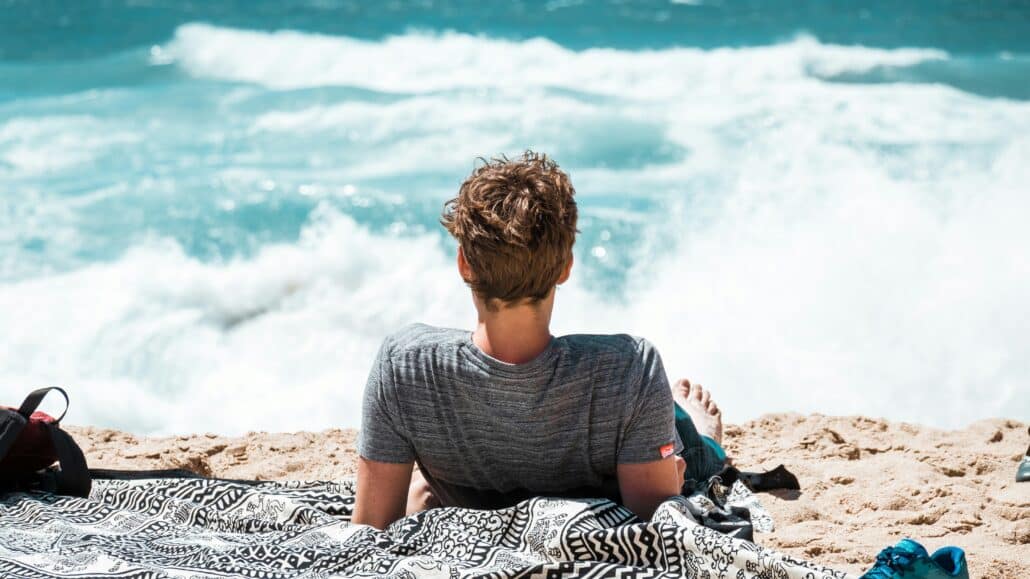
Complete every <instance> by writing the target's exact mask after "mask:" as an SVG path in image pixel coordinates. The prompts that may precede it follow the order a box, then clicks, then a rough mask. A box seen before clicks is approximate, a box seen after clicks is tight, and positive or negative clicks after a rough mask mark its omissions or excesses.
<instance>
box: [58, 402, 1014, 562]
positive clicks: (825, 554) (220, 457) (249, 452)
mask: <svg viewBox="0 0 1030 579" xmlns="http://www.w3.org/2000/svg"><path fill="white" fill-rule="evenodd" d="M69 431H71V432H72V434H73V436H75V438H76V440H78V441H79V443H80V444H81V445H82V447H83V450H84V451H85V452H86V455H87V458H88V460H89V463H90V466H91V467H93V468H131V469H153V468H185V469H189V470H192V471H194V472H197V473H199V474H203V475H210V476H218V477H227V478H247V479H263V480H282V479H302V480H334V479H340V478H344V477H350V476H353V475H354V469H355V458H356V454H355V451H354V443H355V440H356V435H357V433H356V431H353V430H327V431H323V432H317V433H310V432H300V433H292V434H277V433H265V432H256V433H248V434H247V435H245V436H240V437H226V436H218V435H214V434H199V435H189V436H173V437H162V438H141V437H136V436H133V435H130V434H125V433H122V432H118V431H115V430H107V429H100V428H90V427H71V428H69ZM1028 442H1030V441H1028V437H1027V425H1026V424H1024V423H1021V422H1018V421H1015V420H1004V419H995V420H986V421H980V422H977V423H974V424H972V425H970V426H969V427H968V428H965V429H962V430H953V431H945V430H938V429H934V428H929V427H925V426H916V425H911V424H905V423H895V422H888V421H885V420H875V419H870V418H864V417H831V416H820V415H811V416H803V415H797V414H776V415H768V416H764V417H762V418H759V419H757V420H753V421H750V422H747V423H745V424H741V425H730V426H728V427H727V428H726V440H725V446H726V447H727V450H728V451H729V452H730V454H731V455H732V456H734V457H736V462H737V465H738V467H740V468H741V469H742V470H749V471H758V470H767V469H771V468H774V467H776V466H777V465H779V464H784V465H786V466H787V468H788V469H790V470H791V471H792V472H794V473H795V474H796V475H797V476H798V478H799V479H800V481H801V487H802V490H801V491H800V492H797V491H775V492H773V493H760V494H759V498H760V500H761V501H762V504H763V505H765V507H766V508H767V509H768V510H769V512H770V513H771V514H772V515H773V518H774V519H775V521H776V530H775V531H774V532H772V533H769V534H760V535H758V536H757V537H756V538H757V542H758V543H760V544H763V545H766V546H769V547H773V548H776V549H779V550H781V551H783V552H785V553H788V554H790V555H793V556H795V557H800V558H803V559H809V560H812V561H817V562H819V563H823V564H826V565H830V566H833V567H835V568H838V569H842V570H846V571H849V572H852V573H856V574H860V573H861V572H862V571H864V570H865V569H867V568H868V567H869V566H870V565H871V564H872V562H873V560H874V559H875V556H876V553H877V552H878V551H879V550H880V549H881V548H883V547H885V546H887V545H891V544H894V543H896V542H897V541H898V540H899V539H901V538H903V537H912V538H914V539H916V540H918V541H920V542H922V543H923V544H924V545H925V546H926V547H927V548H928V549H931V550H933V549H936V548H938V547H942V546H945V545H957V546H959V547H962V548H964V549H965V550H966V554H967V557H968V560H969V569H970V576H971V577H978V578H994V577H1001V578H1017V577H1027V576H1030V573H1028V571H1027V567H1028V566H1030V483H1021V484H1017V483H1016V482H1015V479H1014V476H1015V472H1016V466H1017V465H1018V463H1019V460H1020V458H1021V457H1022V455H1023V453H1024V452H1025V451H1026V448H1027V444H1028Z"/></svg>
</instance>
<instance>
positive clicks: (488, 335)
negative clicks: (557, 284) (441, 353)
mask: <svg viewBox="0 0 1030 579" xmlns="http://www.w3.org/2000/svg"><path fill="white" fill-rule="evenodd" d="M553 307H554V293H553V292H552V293H551V295H550V296H548V297H547V298H546V299H544V300H542V301H541V302H539V303H536V304H533V305H518V306H513V307H508V308H505V307H501V308H500V309H498V310H496V311H491V310H489V309H488V308H487V307H486V305H485V304H483V303H482V302H481V301H480V300H479V299H476V309H477V310H479V321H478V323H477V324H476V330H475V332H473V334H472V342H473V343H474V344H475V345H476V346H477V347H478V348H479V349H480V350H482V351H483V352H484V353H485V354H486V355H488V356H490V357H492V358H496V359H498V360H500V361H502V362H507V363H509V364H524V363H526V362H529V361H531V360H533V359H534V358H536V357H537V356H539V355H540V354H542V353H543V352H544V350H546V349H547V346H548V345H549V344H550V343H551V328H550V325H551V310H552V309H553Z"/></svg>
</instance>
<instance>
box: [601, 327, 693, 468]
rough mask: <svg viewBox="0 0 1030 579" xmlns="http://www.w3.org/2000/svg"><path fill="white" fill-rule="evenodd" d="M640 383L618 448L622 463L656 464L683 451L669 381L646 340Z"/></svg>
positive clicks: (641, 348) (643, 346) (655, 351)
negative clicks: (677, 431)
mask: <svg viewBox="0 0 1030 579" xmlns="http://www.w3.org/2000/svg"><path fill="white" fill-rule="evenodd" d="M639 356H640V358H639V363H640V364H641V373H640V383H639V384H638V385H636V386H638V388H637V389H636V400H633V399H632V398H630V402H631V404H632V405H633V406H632V407H631V409H630V410H629V414H628V419H627V421H626V424H625V428H624V430H623V435H622V444H621V445H620V447H619V454H618V459H617V460H618V462H619V464H627V463H642V462H654V461H656V460H661V459H663V458H666V457H668V456H671V455H672V454H679V452H680V451H681V450H683V443H682V442H681V441H680V438H679V435H678V434H677V433H676V415H675V407H674V403H673V400H672V392H671V391H670V389H669V378H668V377H667V376H666V375H665V367H664V366H663V365H662V358H661V356H659V355H658V350H656V349H655V348H654V346H652V345H651V344H650V343H648V342H647V341H646V340H641V342H640V348H639Z"/></svg>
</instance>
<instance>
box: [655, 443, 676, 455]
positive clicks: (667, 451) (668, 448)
mask: <svg viewBox="0 0 1030 579" xmlns="http://www.w3.org/2000/svg"><path fill="white" fill-rule="evenodd" d="M675 451H676V445H675V444H673V443H671V442H670V443H669V444H666V445H665V446H663V447H661V448H659V449H658V452H660V453H662V458H669V457H670V456H672V453H673V452H675Z"/></svg>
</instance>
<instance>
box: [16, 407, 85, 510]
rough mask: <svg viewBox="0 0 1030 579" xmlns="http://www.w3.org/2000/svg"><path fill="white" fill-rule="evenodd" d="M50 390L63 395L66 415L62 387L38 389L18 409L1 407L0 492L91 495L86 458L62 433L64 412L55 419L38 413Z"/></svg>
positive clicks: (65, 433) (68, 436)
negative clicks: (37, 409)
mask: <svg viewBox="0 0 1030 579" xmlns="http://www.w3.org/2000/svg"><path fill="white" fill-rule="evenodd" d="M51 391H57V392H59V393H60V394H61V395H62V396H64V401H65V412H67V411H68V408H67V405H68V394H67V393H65V391H64V390H62V389H61V388H40V389H39V390H35V391H33V392H31V393H30V394H29V395H28V396H27V397H26V398H25V401H24V402H22V404H21V406H20V407H19V408H7V407H3V406H0V493H2V492H12V491H45V492H50V493H55V494H61V495H70V496H76V497H83V498H85V497H87V496H89V491H90V488H91V487H92V478H91V477H90V471H89V467H88V466H87V465H86V457H85V456H84V455H83V454H82V449H80V448H79V445H77V444H75V441H74V440H72V437H71V436H70V435H69V434H68V433H67V432H65V431H64V430H61V419H62V418H64V413H62V414H61V416H60V417H58V418H54V417H52V416H50V415H48V414H45V413H43V412H37V411H36V408H38V407H39V403H40V402H42V401H43V398H44V397H46V395H47V394H48V393H49V392H51ZM55 463H57V464H56V465H55Z"/></svg>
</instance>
